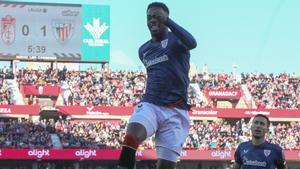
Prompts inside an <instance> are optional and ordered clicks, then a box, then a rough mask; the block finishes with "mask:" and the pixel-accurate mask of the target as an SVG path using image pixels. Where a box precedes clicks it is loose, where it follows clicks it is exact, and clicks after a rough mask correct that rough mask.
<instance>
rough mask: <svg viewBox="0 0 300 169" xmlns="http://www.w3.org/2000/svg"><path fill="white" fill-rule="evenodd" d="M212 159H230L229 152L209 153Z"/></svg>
mask: <svg viewBox="0 0 300 169" xmlns="http://www.w3.org/2000/svg"><path fill="white" fill-rule="evenodd" d="M211 156H212V157H219V158H220V159H224V158H227V157H231V151H219V150H217V151H213V152H211Z"/></svg>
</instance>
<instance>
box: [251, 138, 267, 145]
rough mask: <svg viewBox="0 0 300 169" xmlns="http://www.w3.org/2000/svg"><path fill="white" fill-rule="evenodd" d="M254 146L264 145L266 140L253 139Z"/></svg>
mask: <svg viewBox="0 0 300 169" xmlns="http://www.w3.org/2000/svg"><path fill="white" fill-rule="evenodd" d="M251 142H252V144H253V145H255V146H259V145H261V144H263V143H264V142H265V138H263V137H262V138H254V137H252V141H251Z"/></svg>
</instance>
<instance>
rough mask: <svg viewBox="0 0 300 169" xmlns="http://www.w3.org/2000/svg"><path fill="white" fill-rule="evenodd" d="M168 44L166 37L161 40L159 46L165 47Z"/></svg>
mask: <svg viewBox="0 0 300 169" xmlns="http://www.w3.org/2000/svg"><path fill="white" fill-rule="evenodd" d="M167 46H168V39H165V40H163V41H161V47H163V48H166V47H167Z"/></svg>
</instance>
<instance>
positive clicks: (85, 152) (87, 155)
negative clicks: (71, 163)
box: [75, 149, 97, 158]
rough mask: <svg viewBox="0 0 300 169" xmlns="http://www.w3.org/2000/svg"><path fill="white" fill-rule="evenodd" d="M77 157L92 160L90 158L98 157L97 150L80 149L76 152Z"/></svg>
mask: <svg viewBox="0 0 300 169" xmlns="http://www.w3.org/2000/svg"><path fill="white" fill-rule="evenodd" d="M75 156H77V157H84V158H90V157H95V156H97V152H96V150H84V149H80V150H78V151H76V152H75Z"/></svg>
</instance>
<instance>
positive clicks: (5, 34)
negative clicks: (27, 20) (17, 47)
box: [1, 15, 16, 45]
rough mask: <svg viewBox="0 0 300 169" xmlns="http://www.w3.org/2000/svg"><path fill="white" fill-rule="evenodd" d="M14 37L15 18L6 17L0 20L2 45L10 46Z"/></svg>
mask: <svg viewBox="0 0 300 169" xmlns="http://www.w3.org/2000/svg"><path fill="white" fill-rule="evenodd" d="M15 37H16V18H14V17H12V16H11V15H6V16H5V17H3V18H2V19H1V38H2V41H3V43H5V44H6V45H11V44H13V43H14V41H15Z"/></svg>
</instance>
